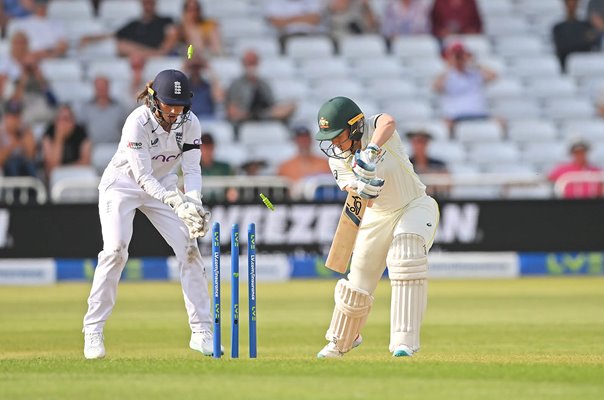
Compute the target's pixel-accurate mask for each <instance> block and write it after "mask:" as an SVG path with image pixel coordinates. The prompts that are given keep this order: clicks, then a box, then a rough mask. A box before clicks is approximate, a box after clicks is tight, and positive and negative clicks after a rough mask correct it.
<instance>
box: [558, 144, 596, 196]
mask: <svg viewBox="0 0 604 400" xmlns="http://www.w3.org/2000/svg"><path fill="white" fill-rule="evenodd" d="M588 151H589V144H588V143H586V142H584V141H581V140H578V141H575V142H573V144H572V145H571V146H570V154H571V157H572V161H571V162H570V163H565V164H561V165H559V166H557V167H556V168H554V170H553V171H552V172H551V173H550V174H549V177H548V178H549V180H550V181H552V182H555V181H557V180H558V179H560V178H561V177H562V176H563V175H566V174H567V173H570V172H601V171H602V170H601V169H600V168H598V167H596V166H593V165H590V164H589V161H588V160H587V152H588ZM602 193H603V192H602V182H593V181H588V180H586V181H580V180H579V181H574V182H572V183H569V184H568V185H566V186H565V187H564V198H565V199H586V198H594V197H600V196H602Z"/></svg>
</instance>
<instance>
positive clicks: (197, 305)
mask: <svg viewBox="0 0 604 400" xmlns="http://www.w3.org/2000/svg"><path fill="white" fill-rule="evenodd" d="M137 208H138V209H139V210H141V211H142V212H143V213H144V214H145V215H146V216H147V218H149V221H151V223H152V224H153V226H155V228H156V229H157V230H158V232H159V233H160V234H161V235H162V237H163V238H164V239H165V240H166V242H167V243H168V244H169V245H170V247H172V250H173V251H174V254H175V255H176V258H177V259H178V261H179V264H180V281H181V285H182V292H183V295H184V300H185V306H186V309H187V313H188V315H189V325H190V327H191V330H192V331H201V330H210V329H211V319H210V298H209V294H208V283H207V279H206V276H205V272H204V265H203V261H202V259H201V255H200V253H199V248H198V246H197V242H196V241H195V240H192V239H190V238H189V232H188V230H187V228H186V226H185V225H184V223H183V222H182V221H181V220H180V219H179V218H178V217H177V216H176V214H175V213H174V211H172V209H171V208H170V207H169V206H167V205H166V204H164V203H162V202H161V201H160V200H157V199H155V198H153V197H151V196H150V195H148V194H147V193H146V192H145V191H143V190H142V189H141V188H140V187H139V186H138V185H137V184H136V183H135V182H134V181H133V180H132V179H131V178H129V177H126V176H121V177H118V178H116V179H115V181H113V182H112V183H110V184H109V187H108V188H106V189H102V190H100V195H99V215H100V219H101V228H102V234H103V250H102V251H101V252H100V253H99V257H98V265H97V267H96V270H95V273H94V279H93V281H92V288H91V290H90V296H89V297H88V312H87V313H86V315H85V316H84V332H85V333H90V332H102V331H103V328H104V326H105V322H106V321H107V319H108V318H109V316H110V315H111V311H112V310H113V306H114V305H115V300H116V297H117V285H118V282H119V279H120V276H121V274H122V271H123V269H124V266H125V265H126V261H127V259H128V245H129V243H130V239H131V238H132V230H133V220H134V215H135V212H136V209H137Z"/></svg>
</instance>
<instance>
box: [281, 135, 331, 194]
mask: <svg viewBox="0 0 604 400" xmlns="http://www.w3.org/2000/svg"><path fill="white" fill-rule="evenodd" d="M293 132H294V141H295V142H296V146H297V147H298V154H297V155H295V156H294V157H293V158H290V159H289V160H287V161H285V162H283V163H282V164H281V165H279V168H278V171H277V175H279V176H282V177H284V178H287V179H289V180H290V181H291V182H292V183H294V184H295V183H298V182H300V181H301V180H303V179H304V178H308V177H310V176H315V175H320V174H331V170H330V169H329V163H328V162H327V159H326V158H325V157H321V156H318V155H315V154H313V153H312V147H311V146H312V145H313V143H314V142H313V140H312V133H311V132H310V131H309V130H308V128H306V127H305V126H298V127H296V128H294V130H293Z"/></svg>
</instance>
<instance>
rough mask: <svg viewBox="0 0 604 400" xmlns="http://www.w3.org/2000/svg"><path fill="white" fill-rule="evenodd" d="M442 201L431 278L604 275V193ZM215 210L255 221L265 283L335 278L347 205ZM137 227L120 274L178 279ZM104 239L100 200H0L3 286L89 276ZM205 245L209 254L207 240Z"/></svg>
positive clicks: (146, 226) (151, 238)
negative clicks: (330, 256) (333, 256)
mask: <svg viewBox="0 0 604 400" xmlns="http://www.w3.org/2000/svg"><path fill="white" fill-rule="evenodd" d="M440 207H441V223H440V227H439V234H438V236H437V238H436V241H435V245H434V247H433V250H432V252H431V255H430V274H431V277H432V278H514V277H518V276H532V275H604V237H603V236H602V221H604V201H603V200H582V201H581V200H576V201H569V200H564V201H562V200H551V201H542V200H535V201H446V202H441V203H440ZM210 208H211V210H212V214H213V219H215V220H218V221H220V222H221V223H222V224H223V225H224V226H229V225H230V224H232V223H239V224H240V226H245V225H246V224H247V223H248V222H256V223H257V229H258V242H257V244H258V248H259V250H260V254H259V256H258V257H259V263H258V274H259V275H258V279H259V280H260V281H282V280H287V279H290V278H322V277H325V278H332V277H335V276H337V274H335V273H333V272H331V271H329V270H328V269H326V268H325V267H324V265H323V262H324V257H325V255H326V254H327V251H328V249H329V245H330V244H331V238H332V236H333V233H334V232H335V228H336V224H337V219H338V218H339V214H340V212H341V203H320V204H317V203H294V202H292V203H286V204H278V205H277V206H276V210H275V211H274V212H270V211H268V210H267V209H266V208H264V206H262V205H258V204H229V205H214V206H212V205H210ZM134 225H135V228H134V229H135V233H134V236H133V240H132V243H131V246H130V249H129V252H130V255H131V258H130V260H129V261H128V265H127V267H126V269H125V271H124V275H123V279H125V280H177V279H178V273H177V271H178V266H177V263H176V260H175V259H174V258H173V257H171V255H172V252H171V249H170V248H169V247H168V245H167V244H166V243H165V242H164V241H163V239H162V238H161V237H160V236H159V234H158V233H157V232H156V231H155V229H154V228H153V227H152V226H151V224H150V223H149V222H148V221H147V219H146V218H144V216H141V215H137V217H136V218H135V223H134ZM223 239H224V243H223V246H224V249H223V250H224V252H225V254H226V253H227V252H228V246H229V244H228V237H225V238H223ZM101 245H102V241H101V234H100V224H99V219H98V210H97V207H96V205H92V204H78V205H47V206H14V207H4V208H0V284H48V283H52V282H56V281H65V280H89V279H91V277H92V273H93V269H94V267H95V265H96V254H97V253H98V251H99V250H100V248H101ZM200 249H201V251H202V254H203V255H205V256H207V255H209V254H210V243H209V241H208V240H207V239H204V240H201V241H200ZM245 262H246V261H245V259H242V261H241V265H245ZM228 267H229V263H228V262H225V263H223V268H228ZM225 272H226V273H225V274H224V275H223V276H228V272H227V271H225Z"/></svg>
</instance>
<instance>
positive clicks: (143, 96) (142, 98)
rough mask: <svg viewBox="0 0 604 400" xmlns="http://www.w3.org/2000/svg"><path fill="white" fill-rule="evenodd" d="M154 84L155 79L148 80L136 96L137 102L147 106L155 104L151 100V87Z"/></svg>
mask: <svg viewBox="0 0 604 400" xmlns="http://www.w3.org/2000/svg"><path fill="white" fill-rule="evenodd" d="M152 85H153V81H149V82H147V84H146V85H145V88H144V89H143V90H142V91H141V92H140V93H139V94H138V96H136V102H137V103H143V104H145V105H146V106H147V107H152V106H154V104H151V103H150V101H149V89H150V88H151V86H152Z"/></svg>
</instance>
